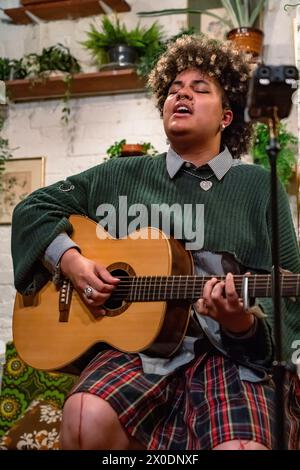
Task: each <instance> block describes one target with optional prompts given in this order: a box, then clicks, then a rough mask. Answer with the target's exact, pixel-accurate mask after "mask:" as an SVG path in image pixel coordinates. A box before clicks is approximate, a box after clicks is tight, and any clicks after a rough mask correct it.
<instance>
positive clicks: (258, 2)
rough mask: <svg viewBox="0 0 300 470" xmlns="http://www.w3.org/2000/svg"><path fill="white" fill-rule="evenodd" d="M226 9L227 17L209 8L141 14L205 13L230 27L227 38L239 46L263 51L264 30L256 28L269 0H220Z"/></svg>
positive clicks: (253, 51) (145, 13)
mask: <svg viewBox="0 0 300 470" xmlns="http://www.w3.org/2000/svg"><path fill="white" fill-rule="evenodd" d="M220 3H221V6H222V7H223V8H224V9H225V11H226V17H224V18H223V17H221V16H219V15H217V14H215V13H213V12H211V11H210V10H209V9H201V0H199V9H197V8H195V9H194V8H177V9H166V10H156V11H141V12H138V15H139V16H160V15H171V14H183V13H205V14H206V15H210V16H212V17H213V18H216V19H218V20H219V21H221V22H222V23H223V24H225V25H226V26H227V28H228V33H227V38H228V39H229V40H232V41H234V42H235V43H236V45H237V47H239V48H241V49H243V50H246V52H250V53H251V54H252V55H253V56H258V55H260V53H261V49H262V42H263V32H262V31H261V30H260V29H257V28H255V25H256V22H257V19H258V17H259V14H260V13H261V12H262V11H263V9H264V7H265V6H266V5H267V3H268V0H243V1H240V0H220Z"/></svg>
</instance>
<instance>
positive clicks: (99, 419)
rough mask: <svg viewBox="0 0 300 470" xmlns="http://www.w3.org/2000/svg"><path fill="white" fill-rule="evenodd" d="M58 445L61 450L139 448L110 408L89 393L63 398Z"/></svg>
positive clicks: (103, 401)
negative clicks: (64, 400)
mask: <svg viewBox="0 0 300 470" xmlns="http://www.w3.org/2000/svg"><path fill="white" fill-rule="evenodd" d="M60 446H61V449H65V450H79V449H82V450H83V449H85V450H128V449H143V447H142V446H141V444H139V442H138V441H136V440H135V439H134V438H132V437H130V436H128V435H127V433H126V432H125V430H124V429H123V427H122V426H121V424H120V422H119V419H118V415H117V414H116V412H115V411H114V410H113V408H112V407H111V406H110V405H109V404H108V403H107V402H106V401H105V400H102V399H101V398H99V397H97V396H96V395H91V394H89V393H76V394H74V395H72V396H71V397H70V398H69V399H68V400H67V401H66V404H65V406H64V411H63V419H62V424H61V433H60Z"/></svg>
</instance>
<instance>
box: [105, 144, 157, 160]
mask: <svg viewBox="0 0 300 470" xmlns="http://www.w3.org/2000/svg"><path fill="white" fill-rule="evenodd" d="M124 144H126V139H122V140H119V141H116V142H114V143H113V144H112V145H111V146H110V147H108V149H107V150H106V154H107V158H105V160H110V159H112V158H118V157H121V155H122V147H123V145H124ZM140 145H141V146H142V149H143V151H144V154H145V155H149V156H150V157H154V156H155V155H157V154H158V152H157V150H156V149H155V148H154V147H153V145H152V144H151V143H150V142H141V143H140Z"/></svg>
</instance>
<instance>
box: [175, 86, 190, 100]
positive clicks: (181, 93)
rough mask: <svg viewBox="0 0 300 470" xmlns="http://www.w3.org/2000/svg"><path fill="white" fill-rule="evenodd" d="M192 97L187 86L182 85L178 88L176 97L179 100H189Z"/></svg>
mask: <svg viewBox="0 0 300 470" xmlns="http://www.w3.org/2000/svg"><path fill="white" fill-rule="evenodd" d="M192 98H193V96H192V93H191V90H190V89H189V88H188V87H182V88H180V90H178V92H177V95H176V99H177V100H178V101H179V100H185V99H186V100H191V99H192Z"/></svg>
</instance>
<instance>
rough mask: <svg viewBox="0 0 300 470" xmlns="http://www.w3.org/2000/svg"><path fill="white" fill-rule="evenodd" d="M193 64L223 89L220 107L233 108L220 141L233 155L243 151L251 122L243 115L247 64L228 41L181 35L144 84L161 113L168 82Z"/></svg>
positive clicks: (238, 154) (160, 59)
mask: <svg viewBox="0 0 300 470" xmlns="http://www.w3.org/2000/svg"><path fill="white" fill-rule="evenodd" d="M189 68H197V69H199V70H201V72H202V73H203V74H205V75H207V76H209V77H212V78H214V79H216V80H217V82H218V83H219V84H220V86H221V88H222V90H223V107H224V108H230V109H231V110H232V112H233V121H232V123H231V124H230V126H228V127H227V128H226V129H225V130H224V131H223V132H222V145H227V146H228V148H229V150H230V152H231V154H232V156H233V157H234V158H238V157H240V156H241V155H242V154H244V153H246V152H247V149H248V146H249V142H250V137H251V128H252V126H251V124H250V123H246V122H245V119H244V110H245V106H246V98H247V91H248V83H249V76H250V68H249V64H248V63H247V60H246V58H245V56H244V54H243V53H242V52H240V51H238V50H236V49H234V48H233V47H232V45H231V44H228V43H221V42H219V41H216V40H212V39H207V38H206V37H205V36H201V35H199V36H198V35H192V36H182V37H181V38H179V39H177V40H176V41H175V42H172V43H170V44H169V46H168V48H167V50H166V52H165V53H164V54H163V55H162V56H161V57H160V58H159V60H158V62H157V64H156V65H155V67H154V69H153V70H152V72H151V73H150V75H149V79H148V85H149V87H150V89H151V90H152V92H153V93H154V96H155V97H156V100H157V107H158V109H159V111H160V113H161V115H162V111H163V106H164V102H165V100H166V98H167V95H168V90H169V88H170V85H171V84H172V82H173V81H174V79H175V77H176V76H177V75H178V74H179V73H180V72H182V71H183V70H186V69H189Z"/></svg>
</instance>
